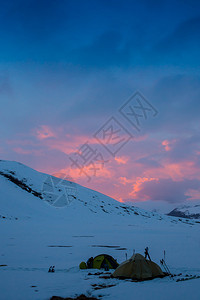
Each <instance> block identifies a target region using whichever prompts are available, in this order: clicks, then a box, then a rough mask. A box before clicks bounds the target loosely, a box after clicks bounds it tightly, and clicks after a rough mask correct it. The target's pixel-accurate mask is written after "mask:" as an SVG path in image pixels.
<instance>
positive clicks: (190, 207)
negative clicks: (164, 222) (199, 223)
mask: <svg viewBox="0 0 200 300" xmlns="http://www.w3.org/2000/svg"><path fill="white" fill-rule="evenodd" d="M168 215H169V216H174V217H181V218H188V219H200V202H196V201H195V204H184V205H180V206H178V207H176V208H175V209H173V210H172V211H170V213H168Z"/></svg>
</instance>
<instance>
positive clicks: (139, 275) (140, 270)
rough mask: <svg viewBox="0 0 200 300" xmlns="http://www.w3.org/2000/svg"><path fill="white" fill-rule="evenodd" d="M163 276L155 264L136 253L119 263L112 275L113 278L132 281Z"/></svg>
mask: <svg viewBox="0 0 200 300" xmlns="http://www.w3.org/2000/svg"><path fill="white" fill-rule="evenodd" d="M164 276H165V274H164V273H163V272H162V270H161V268H160V267H159V266H158V265H157V264H156V263H154V262H153V261H151V260H147V259H145V257H144V256H143V255H141V254H138V253H136V254H134V255H133V256H132V257H131V258H130V259H128V260H126V261H124V262H123V263H121V264H120V265H119V266H118V267H117V269H116V270H115V272H114V273H113V277H117V278H131V279H134V280H146V279H153V278H155V277H164Z"/></svg>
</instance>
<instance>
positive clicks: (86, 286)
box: [0, 161, 200, 300]
mask: <svg viewBox="0 0 200 300" xmlns="http://www.w3.org/2000/svg"><path fill="white" fill-rule="evenodd" d="M0 215H1V217H0V236H1V244H0V299H1V300H7V299H15V300H18V299H19V300H27V299H30V300H33V299H34V300H45V299H46V300H47V299H49V298H50V297H51V296H52V295H58V296H62V297H73V296H75V295H76V294H81V293H85V294H87V295H93V296H96V297H99V296H100V295H101V296H102V297H99V298H101V299H105V300H106V299H108V300H114V299H115V300H116V299H119V300H121V299H122V300H123V299H126V300H132V299H133V295H134V299H143V300H147V299H148V300H149V299H155V300H160V299H161V300H165V299H166V300H167V299H176V300H180V299H181V300H188V299H190V300H199V299H200V290H199V283H200V280H199V279H195V280H191V281H186V282H176V281H175V280H171V279H170V278H168V277H166V278H164V279H156V280H152V281H148V282H141V283H133V282H131V281H120V280H117V279H101V278H99V276H95V275H92V276H91V275H90V276H89V275H88V271H87V270H79V268H78V266H79V263H80V262H81V261H86V260H87V259H88V258H89V257H91V256H93V257H94V256H95V255H97V254H100V253H107V254H110V255H112V256H113V257H115V258H116V259H117V260H118V262H122V261H123V260H125V254H126V253H127V255H128V257H129V256H131V255H132V253H133V249H135V250H136V252H139V253H141V254H142V253H143V252H144V248H145V247H146V246H148V247H149V249H150V255H151V257H152V259H153V260H154V261H155V262H156V263H158V264H159V260H160V259H161V258H162V257H163V250H165V251H166V261H167V263H168V266H169V267H170V269H171V271H172V272H173V273H176V274H178V273H182V274H183V275H186V274H192V275H194V274H196V275H200V258H199V245H200V234H199V231H200V223H199V221H197V220H189V219H182V218H174V217H171V216H165V215H160V214H157V213H150V212H146V211H144V210H142V209H139V208H135V207H130V206H127V205H124V204H122V203H119V202H117V201H115V200H114V199H111V198H109V197H107V196H105V195H103V194H100V193H98V192H96V191H93V190H90V189H87V188H84V187H82V186H80V185H78V184H77V185H74V184H73V183H71V182H70V181H66V182H65V181H64V182H63V181H60V180H59V179H56V178H53V177H51V176H49V175H47V174H42V173H39V172H37V171H35V170H33V169H31V168H28V167H26V166H24V165H22V164H19V163H16V162H8V161H0ZM50 265H55V270H56V272H55V273H53V274H51V273H48V272H47V271H48V268H49V266H50ZM95 272H96V271H95V270H94V272H93V273H95ZM95 284H97V285H99V284H103V285H104V286H108V287H107V288H104V289H100V290H96V289H95V288H94V285H95ZM151 295H152V297H151Z"/></svg>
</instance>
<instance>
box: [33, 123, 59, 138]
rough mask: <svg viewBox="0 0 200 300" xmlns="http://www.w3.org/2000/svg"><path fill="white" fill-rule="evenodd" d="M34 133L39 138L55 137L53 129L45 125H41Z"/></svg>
mask: <svg viewBox="0 0 200 300" xmlns="http://www.w3.org/2000/svg"><path fill="white" fill-rule="evenodd" d="M35 135H36V137H37V138H38V139H39V140H44V139H48V138H52V137H55V134H54V133H53V130H52V129H51V128H50V127H49V126H47V125H41V126H40V128H38V129H36V130H35Z"/></svg>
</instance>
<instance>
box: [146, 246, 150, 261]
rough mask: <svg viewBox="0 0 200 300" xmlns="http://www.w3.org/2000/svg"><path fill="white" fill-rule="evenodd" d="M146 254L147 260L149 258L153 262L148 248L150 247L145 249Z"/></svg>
mask: <svg viewBox="0 0 200 300" xmlns="http://www.w3.org/2000/svg"><path fill="white" fill-rule="evenodd" d="M144 254H145V259H147V258H148V259H149V260H151V257H150V255H149V248H148V247H146V248H145V250H144Z"/></svg>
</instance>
